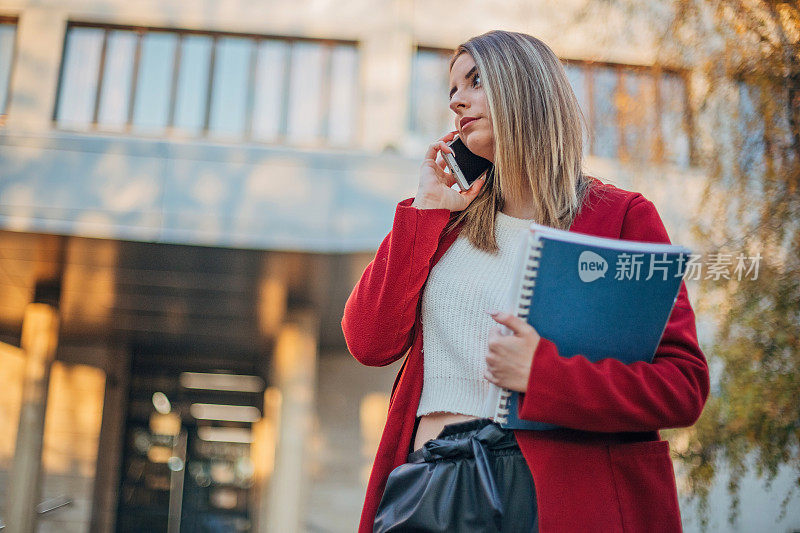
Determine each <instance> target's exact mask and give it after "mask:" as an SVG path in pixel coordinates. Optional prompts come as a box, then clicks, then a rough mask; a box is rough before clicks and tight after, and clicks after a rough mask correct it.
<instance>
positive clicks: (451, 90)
mask: <svg viewBox="0 0 800 533" xmlns="http://www.w3.org/2000/svg"><path fill="white" fill-rule="evenodd" d="M477 69H478V65H475V66H474V67H472V68H471V69H469V72H467V73H466V74H464V79H465V80H468V79H469V77H470V76H472V73H473V72H475V71H476V70H477ZM455 92H456V87H455V85H454V86H452V87H450V98H452V97H453V93H455Z"/></svg>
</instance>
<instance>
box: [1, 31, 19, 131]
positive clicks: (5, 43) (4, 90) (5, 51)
mask: <svg viewBox="0 0 800 533" xmlns="http://www.w3.org/2000/svg"><path fill="white" fill-rule="evenodd" d="M16 34H17V19H16V18H12V17H0V125H2V123H3V117H4V116H5V114H6V110H7V109H8V101H9V99H10V98H9V97H10V87H11V69H12V68H13V66H14V44H15V41H16Z"/></svg>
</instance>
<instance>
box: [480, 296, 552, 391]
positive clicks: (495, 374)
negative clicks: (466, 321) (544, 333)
mask: <svg viewBox="0 0 800 533" xmlns="http://www.w3.org/2000/svg"><path fill="white" fill-rule="evenodd" d="M489 315H490V316H491V317H492V318H493V319H494V320H495V322H497V323H498V324H502V325H503V326H506V327H507V328H508V329H510V330H511V332H512V333H513V334H504V333H503V332H502V331H503V330H502V328H501V327H500V326H496V327H494V328H492V329H491V331H489V353H488V354H487V355H486V371H485V372H484V374H483V377H485V378H486V379H488V380H489V381H490V382H492V383H494V384H495V385H498V386H500V387H503V388H504V389H508V390H513V391H517V392H525V391H526V390H527V388H528V378H529V377H530V374H531V364H532V363H533V352H534V351H535V350H536V346H538V344H539V339H540V338H541V337H539V334H538V333H537V332H536V330H535V329H533V327H532V326H531V325H530V324H528V323H527V322H526V321H524V320H522V319H521V318H519V317H517V316H514V315H512V314H510V313H501V312H498V311H489Z"/></svg>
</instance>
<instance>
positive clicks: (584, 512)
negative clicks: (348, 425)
mask: <svg viewBox="0 0 800 533" xmlns="http://www.w3.org/2000/svg"><path fill="white" fill-rule="evenodd" d="M592 182H593V186H592V187H591V189H590V192H589V194H588V195H587V197H586V199H585V201H584V204H583V208H582V210H581V212H580V214H579V216H578V217H576V219H575V220H574V222H573V224H572V226H571V227H570V231H576V232H581V233H588V234H592V235H598V236H602V237H613V238H622V239H629V240H634V241H648V242H661V243H666V242H670V241H669V237H668V236H667V232H666V230H665V229H664V225H663V223H662V221H661V218H660V217H659V215H658V212H657V211H656V208H655V206H654V205H653V204H652V202H650V201H649V200H647V199H646V198H644V196H642V195H641V194H639V193H636V192H630V191H625V190H622V189H619V188H617V187H614V186H613V185H608V184H603V183H602V182H600V181H599V180H596V179H594V178H593V179H592ZM411 202H412V200H411V199H407V200H404V201H402V202H400V204H399V205H398V206H397V210H396V213H395V218H394V224H393V226H392V231H391V232H390V233H389V235H387V236H386V238H385V239H384V240H383V242H382V243H381V245H380V247H379V249H378V251H377V253H376V255H375V258H374V259H373V261H372V262H371V263H370V264H369V265H368V266H367V268H366V270H365V271H364V273H363V275H362V276H361V279H360V280H359V282H358V284H357V285H356V287H355V288H354V289H353V292H352V294H351V295H350V297H349V298H348V300H347V304H346V306H345V309H344V317H343V320H342V328H343V331H344V335H345V339H346V341H347V345H348V348H349V349H350V352H351V353H352V354H353V356H354V357H355V358H356V359H357V360H358V361H360V362H361V363H363V364H365V365H370V366H384V365H388V364H390V363H392V362H394V361H396V360H398V359H399V358H401V357H403V355H405V354H406V353H408V356H407V357H406V360H405V362H404V364H403V368H401V370H400V372H399V373H398V377H397V380H396V381H395V388H394V390H393V391H392V398H391V400H390V402H389V413H388V418H387V421H386V426H385V427H384V430H383V436H382V438H381V441H380V445H379V446H378V452H377V455H376V457H375V462H374V464H373V467H372V474H371V476H370V480H369V485H368V487H367V496H366V501H365V503H364V508H363V511H362V514H361V524H360V527H359V532H360V533H367V532H371V531H372V522H373V519H374V516H375V512H376V510H377V507H378V504H379V503H380V499H381V495H382V494H383V489H384V486H385V483H386V478H387V476H388V475H389V473H390V472H391V471H392V469H394V468H395V467H396V466H398V465H400V464H402V463H404V462H405V461H406V455H407V453H408V448H409V443H410V441H411V436H412V432H413V429H414V421H415V418H416V411H417V406H418V404H419V398H420V394H421V392H422V378H423V374H422V364H423V353H422V346H423V343H422V327H421V323H420V301H421V297H420V296H421V294H422V290H423V287H424V285H425V282H426V280H427V277H428V273H429V271H430V269H431V268H432V267H433V265H434V264H436V262H437V261H438V260H439V258H441V257H442V255H443V254H444V252H445V251H446V250H447V249H448V247H449V246H450V245H451V244H452V243H453V241H454V240H455V238H456V233H457V231H454V232H452V233H450V234H449V235H447V236H444V235H443V229H444V227H445V226H446V224H447V223H448V221H449V220H450V217H451V216H452V215H451V214H450V213H449V212H448V211H447V210H446V209H430V210H418V209H416V208H414V207H411ZM409 348H410V350H409ZM530 376H531V377H530V380H529V383H528V389H527V391H526V394H525V396H524V401H523V403H522V407H521V409H520V415H521V416H522V417H523V418H526V419H531V420H538V421H542V422H550V423H553V424H556V425H558V426H561V427H564V428H574V429H576V430H582V431H569V430H565V431H555V432H548V431H538V432H536V431H516V432H515V433H516V437H517V441H518V442H519V446H520V448H521V450H522V453H523V455H524V456H525V459H526V461H527V463H528V466H529V467H530V469H531V473H532V474H533V478H534V483H535V485H536V497H537V504H538V512H539V527H540V531H541V532H543V533H547V532H551V531H557V532H562V531H563V532H575V531H603V532H606V531H628V532H631V531H637V532H638V531H642V532H644V531H646V532H655V531H670V532H671V531H680V529H681V522H680V511H679V509H678V498H677V492H676V488H675V475H674V472H673V470H672V462H671V460H670V456H669V447H668V444H667V442H666V441H661V440H659V438H660V437H659V436H658V430H659V429H662V428H670V427H682V426H690V425H692V424H693V423H694V422H695V421H696V420H697V418H698V417H699V416H700V413H701V411H702V409H703V405H704V403H705V400H706V397H707V395H708V390H709V378H708V365H707V364H706V360H705V357H704V356H703V353H702V351H701V350H700V348H699V346H698V343H697V333H696V330H695V317H694V312H693V311H692V307H691V305H690V304H689V300H688V297H687V293H686V285H685V284H684V283H681V287H680V291H679V293H678V298H677V301H676V303H675V307H674V309H673V311H672V314H671V315H670V318H669V322H668V323H667V326H666V329H665V331H664V335H663V337H662V339H661V343H660V344H659V346H658V349H657V351H656V355H655V359H654V361H653V362H652V363H642V362H639V363H633V364H628V365H626V364H623V363H621V362H619V361H617V360H616V359H613V358H609V359H603V360H601V361H599V362H596V363H592V362H589V361H588V360H587V359H586V358H584V357H582V356H575V357H571V358H569V359H567V358H563V357H560V356H559V355H558V353H557V349H556V347H555V345H554V344H553V343H552V342H550V341H548V340H546V339H544V338H543V339H541V341H540V342H539V345H538V346H537V348H536V351H535V353H534V358H533V364H532V367H531V375H530ZM623 432H625V433H623ZM628 432H645V433H642V434H640V435H639V438H641V439H646V440H642V441H640V442H626V440H630V439H626V438H625V437H626V435H627V436H630V433H628Z"/></svg>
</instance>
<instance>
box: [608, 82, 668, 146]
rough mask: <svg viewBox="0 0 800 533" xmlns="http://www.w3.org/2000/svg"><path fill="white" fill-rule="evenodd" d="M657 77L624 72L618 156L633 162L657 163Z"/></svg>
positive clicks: (620, 102)
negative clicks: (620, 143) (621, 134)
mask: <svg viewBox="0 0 800 533" xmlns="http://www.w3.org/2000/svg"><path fill="white" fill-rule="evenodd" d="M655 89H656V88H655V78H654V77H653V74H652V73H651V72H649V71H633V70H628V71H623V74H622V86H621V87H620V90H619V93H618V95H617V106H618V107H617V109H618V112H619V119H620V127H621V128H622V132H623V146H622V147H621V150H620V154H619V157H620V158H622V159H630V160H633V161H657V160H659V159H660V157H659V154H658V144H657V143H658V136H657V135H656V128H657V122H656V91H655Z"/></svg>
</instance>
